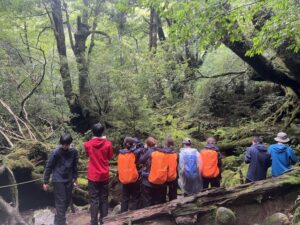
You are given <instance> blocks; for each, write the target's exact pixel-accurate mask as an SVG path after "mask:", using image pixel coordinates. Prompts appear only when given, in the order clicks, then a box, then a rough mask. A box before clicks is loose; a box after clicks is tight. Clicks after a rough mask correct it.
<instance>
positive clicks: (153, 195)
mask: <svg viewBox="0 0 300 225" xmlns="http://www.w3.org/2000/svg"><path fill="white" fill-rule="evenodd" d="M164 189H165V187H164V185H161V186H157V187H149V186H146V185H142V200H143V207H148V206H151V205H157V204H161V203H165V202H166V198H165V196H164V193H165V190H164Z"/></svg>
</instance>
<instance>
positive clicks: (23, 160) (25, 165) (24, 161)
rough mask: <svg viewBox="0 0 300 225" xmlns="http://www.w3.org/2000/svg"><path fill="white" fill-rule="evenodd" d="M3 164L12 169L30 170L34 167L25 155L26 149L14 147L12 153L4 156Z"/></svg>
mask: <svg viewBox="0 0 300 225" xmlns="http://www.w3.org/2000/svg"><path fill="white" fill-rule="evenodd" d="M5 164H6V166H7V167H9V168H10V169H12V170H13V171H16V170H23V171H24V170H26V171H29V172H31V171H32V170H33V168H34V165H33V164H32V162H30V161H29V159H28V157H27V151H26V150H24V149H14V151H13V152H12V153H10V154H9V155H7V156H6V159H5Z"/></svg>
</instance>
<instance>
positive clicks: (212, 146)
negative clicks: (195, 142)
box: [204, 144, 219, 151]
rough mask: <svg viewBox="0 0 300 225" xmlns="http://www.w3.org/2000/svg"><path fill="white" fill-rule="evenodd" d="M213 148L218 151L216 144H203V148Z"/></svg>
mask: <svg viewBox="0 0 300 225" xmlns="http://www.w3.org/2000/svg"><path fill="white" fill-rule="evenodd" d="M205 148H206V149H213V150H215V151H219V148H218V146H216V145H214V144H207V145H205V146H204V149H205Z"/></svg>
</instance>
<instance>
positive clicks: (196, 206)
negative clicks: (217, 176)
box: [104, 168, 300, 225]
mask: <svg viewBox="0 0 300 225" xmlns="http://www.w3.org/2000/svg"><path fill="white" fill-rule="evenodd" d="M299 176H300V169H299V168H297V169H295V170H294V171H292V172H290V173H287V174H284V175H282V176H280V177H277V178H270V179H267V180H264V181H258V182H255V183H248V184H244V185H240V186H237V187H234V188H216V189H211V190H206V191H203V192H201V193H199V194H197V195H194V196H191V197H185V198H179V199H177V200H174V201H171V202H168V203H165V204H161V205H156V206H151V207H148V208H144V209H140V210H136V211H130V212H126V213H122V214H119V215H116V216H110V217H107V218H106V219H105V220H104V222H105V223H104V224H107V225H123V224H133V223H134V224H145V222H149V224H150V221H152V222H157V223H156V224H165V223H161V222H160V221H161V220H168V221H169V222H168V223H167V224H174V225H175V224H176V223H175V222H174V220H176V222H178V221H177V220H178V219H179V218H182V217H183V218H185V217H186V218H191V217H192V218H194V217H195V218H196V221H194V222H193V223H191V224H198V225H204V224H205V225H213V224H215V211H216V209H217V208H218V207H220V206H223V207H228V208H230V209H231V210H232V211H233V212H235V215H236V222H237V223H236V224H237V225H252V224H255V223H260V222H262V221H263V220H264V218H265V217H267V216H269V215H272V214H273V213H275V212H278V211H281V212H285V213H288V212H290V210H292V209H293V205H294V201H295V200H296V199H297V195H298V193H299V187H300V179H299ZM181 224H185V223H181Z"/></svg>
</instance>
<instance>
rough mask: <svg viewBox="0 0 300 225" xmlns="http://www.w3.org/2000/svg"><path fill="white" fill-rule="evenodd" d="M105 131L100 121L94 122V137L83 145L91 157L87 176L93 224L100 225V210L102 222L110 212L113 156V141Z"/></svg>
mask: <svg viewBox="0 0 300 225" xmlns="http://www.w3.org/2000/svg"><path fill="white" fill-rule="evenodd" d="M103 132H104V127H103V126H102V125H101V124H100V123H97V124H94V125H93V127H92V133H93V135H94V137H93V138H92V139H91V140H89V141H87V142H85V143H84V145H83V146H84V149H85V151H86V153H87V156H88V158H89V163H88V171H87V178H88V191H89V196H90V212H91V225H98V212H99V211H100V219H99V222H100V224H102V223H103V218H104V217H106V216H107V214H108V189H109V187H108V180H109V160H111V159H112V157H113V150H112V143H111V141H109V140H107V139H106V137H105V136H102V135H103Z"/></svg>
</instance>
